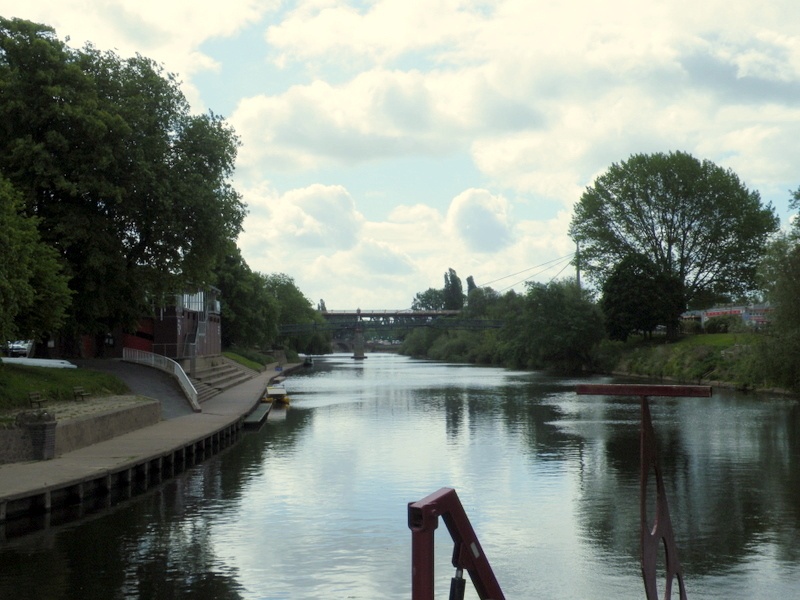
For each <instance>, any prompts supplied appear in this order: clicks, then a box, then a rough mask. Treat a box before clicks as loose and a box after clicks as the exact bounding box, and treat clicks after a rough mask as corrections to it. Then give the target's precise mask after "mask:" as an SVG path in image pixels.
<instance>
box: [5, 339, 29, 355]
mask: <svg viewBox="0 0 800 600" xmlns="http://www.w3.org/2000/svg"><path fill="white" fill-rule="evenodd" d="M6 349H7V354H8V355H9V356H30V354H31V351H32V350H33V340H27V341H26V340H17V341H16V342H8V343H7V344H6Z"/></svg>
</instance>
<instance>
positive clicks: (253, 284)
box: [215, 244, 280, 348]
mask: <svg viewBox="0 0 800 600" xmlns="http://www.w3.org/2000/svg"><path fill="white" fill-rule="evenodd" d="M215 285H216V287H218V288H219V289H220V291H221V306H222V319H223V325H222V346H223V348H230V347H233V346H238V347H254V346H255V347H259V348H270V347H271V346H272V344H273V343H274V342H275V340H276V339H277V337H278V318H279V315H280V306H279V304H278V299H277V298H276V296H275V294H273V293H271V291H270V290H269V288H268V287H267V281H266V277H265V276H264V275H262V274H260V273H254V272H253V271H251V270H250V267H249V266H248V265H247V263H246V262H245V260H244V258H242V255H241V252H240V251H239V249H238V248H237V247H236V246H234V245H233V244H231V245H230V250H229V252H228V253H227V254H226V256H225V258H224V259H223V260H222V261H220V263H219V265H218V266H217V269H216V279H215Z"/></svg>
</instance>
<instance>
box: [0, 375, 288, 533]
mask: <svg viewBox="0 0 800 600" xmlns="http://www.w3.org/2000/svg"><path fill="white" fill-rule="evenodd" d="M301 366H302V365H297V364H291V365H283V366H282V367H281V365H277V364H276V365H270V368H269V369H267V370H265V371H264V372H262V373H261V374H259V375H258V376H256V377H254V378H252V379H250V380H248V381H246V382H244V383H242V384H239V385H238V386H235V387H233V388H230V389H228V390H225V391H224V392H222V393H220V394H218V395H217V396H214V397H213V398H211V399H209V400H208V401H206V402H204V403H203V405H202V408H203V410H202V412H200V413H193V414H189V415H185V416H181V417H177V418H174V419H169V420H162V421H160V422H158V423H156V424H154V425H150V426H147V427H142V428H139V429H136V430H135V431H131V432H128V433H126V434H124V435H120V436H116V437H114V438H112V439H109V440H106V441H103V442H99V443H96V444H92V445H90V446H86V447H84V448H80V449H77V450H74V451H72V452H66V453H64V454H62V455H60V456H57V457H55V458H53V459H52V460H40V461H25V462H19V463H12V464H6V465H0V539H2V538H3V537H4V536H5V535H6V531H5V526H6V524H7V523H8V522H9V521H10V520H11V519H15V518H18V517H23V516H32V515H42V514H44V515H50V514H51V513H52V512H53V511H55V510H58V509H60V508H63V507H69V506H74V505H83V504H84V503H87V502H89V501H90V500H94V499H97V498H105V499H107V500H108V501H109V502H111V501H113V500H114V499H122V498H127V497H131V496H132V495H135V494H137V493H140V492H141V491H144V490H146V489H148V488H149V487H151V486H152V485H155V484H158V483H160V482H161V481H164V480H165V479H169V478H171V477H173V476H175V475H176V474H179V473H180V472H183V471H184V470H185V469H187V468H189V467H191V466H193V465H194V464H197V463H198V462H201V461H202V460H205V458H207V457H209V456H211V455H213V454H215V453H217V452H219V451H220V450H221V449H223V448H226V447H228V446H229V445H231V444H232V443H234V442H235V441H237V440H238V439H239V436H240V435H241V432H242V429H243V422H244V419H245V417H246V416H247V415H248V414H249V413H250V412H251V411H252V410H253V409H254V408H256V406H257V405H258V404H259V402H260V399H261V396H262V394H263V392H264V389H265V388H266V385H267V383H268V382H270V381H272V380H274V379H275V378H277V377H280V376H283V375H286V374H288V373H290V372H291V371H293V370H295V369H297V368H300V367H301ZM87 409H88V407H87ZM84 417H85V415H84Z"/></svg>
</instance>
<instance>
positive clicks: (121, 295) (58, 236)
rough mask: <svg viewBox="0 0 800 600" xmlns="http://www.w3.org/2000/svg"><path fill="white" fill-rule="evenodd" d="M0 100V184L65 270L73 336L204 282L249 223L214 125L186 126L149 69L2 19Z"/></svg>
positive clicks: (161, 77)
mask: <svg viewBox="0 0 800 600" xmlns="http://www.w3.org/2000/svg"><path fill="white" fill-rule="evenodd" d="M0 89H2V93H3V101H2V102H1V103H0V131H2V135H0V173H2V174H5V176H6V177H7V178H8V179H9V180H10V181H11V182H12V183H13V185H14V186H15V187H16V188H17V189H18V190H20V192H21V193H22V200H23V209H24V211H25V212H26V213H27V214H28V215H29V216H35V217H36V218H37V223H38V228H39V231H40V234H41V238H42V240H43V241H44V242H46V243H47V244H49V245H50V246H52V247H53V248H55V249H56V250H57V251H58V252H59V254H60V255H61V256H62V257H63V258H64V259H65V260H66V262H67V265H68V272H69V275H70V287H71V289H72V290H73V291H74V294H75V295H74V302H73V303H72V306H71V309H70V311H69V314H70V317H71V318H72V319H73V322H74V323H78V324H79V325H80V329H81V330H83V331H86V332H93V331H94V332H96V331H104V330H107V329H108V328H110V327H113V326H115V325H123V326H125V325H129V324H131V323H132V322H134V321H135V320H136V319H137V318H138V317H139V316H141V314H142V311H143V309H144V308H145V307H147V306H151V305H153V304H154V303H159V302H160V301H161V298H166V297H167V295H168V294H171V293H173V292H177V291H183V288H185V287H187V286H192V287H195V286H201V285H204V284H206V283H210V282H211V278H212V274H213V269H214V267H215V265H216V264H217V262H218V261H219V260H221V259H222V257H223V256H224V255H225V252H226V251H227V249H228V248H229V243H230V242H231V241H232V240H234V239H235V238H236V236H237V235H238V234H239V232H240V231H241V224H242V220H243V218H244V215H245V207H244V205H243V203H242V202H241V198H240V196H239V194H238V193H237V192H236V191H235V190H234V189H233V188H232V186H231V185H230V183H229V179H230V177H231V175H232V173H233V168H234V161H235V158H236V151H237V147H238V144H239V142H238V138H237V137H236V135H235V133H234V132H233V130H232V129H231V128H230V127H229V126H228V125H227V124H226V123H225V122H224V121H223V120H222V119H221V118H219V117H218V116H216V115H214V114H212V113H210V114H207V115H193V114H190V112H189V106H188V103H187V101H186V99H185V98H184V96H183V94H182V93H181V91H180V89H179V85H178V82H177V80H176V79H175V77H174V76H173V75H171V74H166V73H164V71H163V69H162V68H161V67H160V66H159V65H157V64H155V63H154V62H153V61H151V60H150V59H147V58H144V57H142V56H138V55H137V56H136V57H133V58H129V59H121V58H120V57H118V56H117V55H116V54H114V53H112V52H100V51H98V50H96V49H95V48H94V47H92V46H86V47H85V48H83V49H82V50H74V49H71V48H69V47H68V46H67V45H66V44H65V43H63V42H61V41H59V40H58V39H57V37H56V36H55V32H54V30H53V29H51V28H49V27H46V26H44V25H38V24H35V23H31V22H29V21H23V20H19V19H13V20H9V19H5V18H0Z"/></svg>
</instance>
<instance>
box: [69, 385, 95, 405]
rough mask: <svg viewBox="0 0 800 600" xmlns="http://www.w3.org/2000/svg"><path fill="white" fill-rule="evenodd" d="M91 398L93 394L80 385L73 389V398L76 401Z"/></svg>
mask: <svg viewBox="0 0 800 600" xmlns="http://www.w3.org/2000/svg"><path fill="white" fill-rule="evenodd" d="M89 396H91V394H90V393H89V392H87V391H86V390H85V389H83V386H80V385H79V386H75V387H74V388H72V397H73V398H74V399H75V400H76V401H77V400H86V398H88V397H89Z"/></svg>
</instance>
